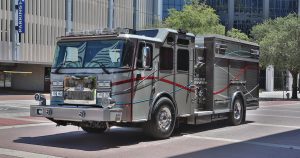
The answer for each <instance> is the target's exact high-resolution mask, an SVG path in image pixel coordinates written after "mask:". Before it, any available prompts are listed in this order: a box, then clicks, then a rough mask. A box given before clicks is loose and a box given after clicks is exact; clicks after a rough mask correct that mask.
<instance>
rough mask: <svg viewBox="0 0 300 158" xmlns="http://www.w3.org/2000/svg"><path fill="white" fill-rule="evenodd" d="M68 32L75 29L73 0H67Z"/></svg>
mask: <svg viewBox="0 0 300 158" xmlns="http://www.w3.org/2000/svg"><path fill="white" fill-rule="evenodd" d="M66 17H67V21H66V22H67V24H66V25H67V26H66V33H67V32H72V31H73V0H66Z"/></svg>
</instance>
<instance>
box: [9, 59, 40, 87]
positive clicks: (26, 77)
mask: <svg viewBox="0 0 300 158" xmlns="http://www.w3.org/2000/svg"><path fill="white" fill-rule="evenodd" d="M15 71H22V72H32V73H31V74H13V75H12V88H13V89H16V90H30V91H44V71H45V66H43V65H27V64H26V65H25V64H20V65H18V66H17V68H16V70H15Z"/></svg>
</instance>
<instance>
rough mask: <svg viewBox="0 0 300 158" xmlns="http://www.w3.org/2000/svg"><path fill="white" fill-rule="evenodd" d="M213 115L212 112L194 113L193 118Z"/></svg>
mask: <svg viewBox="0 0 300 158" xmlns="http://www.w3.org/2000/svg"><path fill="white" fill-rule="evenodd" d="M211 114H213V111H194V115H195V116H206V115H211Z"/></svg>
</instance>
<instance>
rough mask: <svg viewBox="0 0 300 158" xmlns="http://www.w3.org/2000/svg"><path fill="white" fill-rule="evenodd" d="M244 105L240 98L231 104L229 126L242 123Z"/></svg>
mask: <svg viewBox="0 0 300 158" xmlns="http://www.w3.org/2000/svg"><path fill="white" fill-rule="evenodd" d="M244 114H245V112H244V104H243V101H242V99H241V98H236V99H235V100H234V102H233V107H232V112H231V113H230V114H229V118H228V122H229V124H230V125H233V126H237V125H240V124H242V123H243V118H244Z"/></svg>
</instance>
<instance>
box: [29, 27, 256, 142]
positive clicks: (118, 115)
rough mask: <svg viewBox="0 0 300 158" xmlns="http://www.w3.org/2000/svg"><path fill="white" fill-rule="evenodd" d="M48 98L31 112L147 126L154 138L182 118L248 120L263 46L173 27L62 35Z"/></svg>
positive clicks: (96, 123)
mask: <svg viewBox="0 0 300 158" xmlns="http://www.w3.org/2000/svg"><path fill="white" fill-rule="evenodd" d="M56 45H57V46H56V50H55V55H54V62H53V66H52V69H51V93H50V103H48V102H46V99H45V96H43V95H41V94H36V95H35V99H36V100H37V101H39V105H32V106H31V108H30V115H31V116H34V117H45V118H48V119H49V120H51V121H53V122H55V123H56V124H57V125H58V126H66V125H75V126H78V127H81V128H82V129H83V130H84V131H86V132H88V133H102V132H105V131H106V130H107V129H109V128H110V127H111V126H126V127H142V128H143V129H144V131H145V132H146V133H147V134H149V135H150V136H152V137H153V138H156V139H164V138H168V137H170V136H171V134H172V132H173V130H174V127H175V126H176V125H177V124H179V123H186V124H192V125H197V124H203V123H209V122H213V121H218V120H227V122H228V123H229V124H230V125H239V124H242V123H243V122H244V121H245V119H246V111H247V110H254V109H257V108H258V107H259V100H258V98H259V97H258V95H259V89H258V87H259V85H258V83H259V81H258V77H259V46H258V45H257V44H255V43H251V42H247V41H242V40H237V39H233V38H229V37H225V36H221V35H207V36H195V35H193V34H191V33H187V32H185V31H184V30H178V31H177V30H173V29H167V28H158V29H145V30H130V29H120V28H118V29H100V30H95V31H82V32H71V33H68V34H67V35H66V36H63V37H59V38H58V39H57V44H56Z"/></svg>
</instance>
